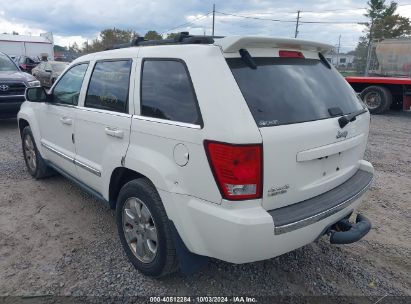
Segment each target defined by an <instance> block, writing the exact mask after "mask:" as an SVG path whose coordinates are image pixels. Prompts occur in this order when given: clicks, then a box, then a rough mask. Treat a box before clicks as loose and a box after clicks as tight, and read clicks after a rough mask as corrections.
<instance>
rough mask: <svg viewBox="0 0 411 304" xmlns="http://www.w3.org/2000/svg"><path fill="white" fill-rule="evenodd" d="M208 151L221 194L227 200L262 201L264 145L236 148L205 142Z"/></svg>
mask: <svg viewBox="0 0 411 304" xmlns="http://www.w3.org/2000/svg"><path fill="white" fill-rule="evenodd" d="M204 145H205V149H206V152H207V156H208V160H209V162H210V166H211V169H212V171H213V174H214V177H215V180H216V182H217V185H218V188H219V189H220V192H221V195H222V196H223V198H225V199H227V200H246V199H256V198H261V194H262V173H263V171H262V170H263V149H262V145H261V144H256V145H232V144H226V143H220V142H214V141H205V142H204Z"/></svg>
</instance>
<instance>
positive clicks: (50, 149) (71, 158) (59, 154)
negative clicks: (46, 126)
mask: <svg viewBox="0 0 411 304" xmlns="http://www.w3.org/2000/svg"><path fill="white" fill-rule="evenodd" d="M41 145H42V146H43V147H44V148H46V149H47V150H49V151H51V152H53V153H55V154H57V155H58V156H60V157H61V158H64V159H65V160H68V161H69V162H72V163H74V158H73V157H71V156H68V155H67V154H65V153H63V152H60V151H59V150H57V149H55V148H53V147H52V146H49V145H48V144H46V143H44V142H43V141H42V142H41Z"/></svg>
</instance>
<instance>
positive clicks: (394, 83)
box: [345, 76, 411, 114]
mask: <svg viewBox="0 0 411 304" xmlns="http://www.w3.org/2000/svg"><path fill="white" fill-rule="evenodd" d="M345 79H346V80H347V81H348V83H349V84H350V85H351V86H352V87H353V88H354V90H355V91H356V92H357V93H359V94H360V97H361V98H362V100H363V101H364V103H365V104H366V106H367V107H368V109H369V110H370V113H372V114H381V113H383V112H385V111H387V110H389V109H390V108H391V107H395V108H400V109H402V110H403V111H411V78H396V77H355V76H351V77H345Z"/></svg>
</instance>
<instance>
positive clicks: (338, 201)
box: [268, 168, 373, 234]
mask: <svg viewBox="0 0 411 304" xmlns="http://www.w3.org/2000/svg"><path fill="white" fill-rule="evenodd" d="M372 179H373V173H372V172H368V171H365V170H364V169H361V168H360V169H359V170H358V171H357V172H356V173H355V174H354V175H353V176H352V177H351V178H350V179H349V180H347V181H346V182H344V183H342V184H341V185H339V186H338V187H336V188H334V189H332V190H330V191H328V192H325V193H323V194H321V195H318V196H316V197H313V198H311V199H308V200H305V201H302V202H300V203H296V204H293V205H289V206H286V207H283V208H278V209H274V210H272V211H269V212H268V213H270V215H271V216H272V217H273V220H274V223H275V227H274V233H275V234H282V233H287V232H290V231H293V230H296V229H299V228H302V227H305V226H308V225H310V224H312V223H315V222H318V221H320V220H321V219H323V218H327V217H328V216H330V215H332V214H335V213H337V212H338V211H340V210H343V209H345V208H346V207H348V206H350V205H351V204H352V202H353V201H355V200H356V199H357V198H358V197H360V196H361V195H362V194H363V193H364V192H365V191H367V189H368V188H369V186H370V185H371V182H372Z"/></svg>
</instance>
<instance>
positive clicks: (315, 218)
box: [274, 178, 373, 235]
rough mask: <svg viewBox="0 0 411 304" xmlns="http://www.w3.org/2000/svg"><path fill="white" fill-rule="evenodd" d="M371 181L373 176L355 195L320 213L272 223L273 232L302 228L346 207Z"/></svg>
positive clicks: (366, 188) (276, 233)
mask: <svg viewBox="0 0 411 304" xmlns="http://www.w3.org/2000/svg"><path fill="white" fill-rule="evenodd" d="M372 181H373V178H372V179H371V180H370V181H369V183H368V184H367V185H366V186H365V187H364V188H363V189H361V191H359V192H358V193H356V194H355V195H353V196H352V197H350V198H349V199H347V200H345V201H343V202H342V203H340V204H338V205H336V206H334V207H332V208H330V209H327V210H324V211H322V212H320V213H317V214H315V215H313V216H310V217H307V218H305V219H302V220H299V221H296V222H293V223H289V224H286V225H282V226H275V223H274V234H275V235H279V234H283V233H287V232H291V231H294V230H297V229H300V228H303V227H305V226H308V225H311V224H314V223H317V222H319V221H321V220H323V219H325V218H327V217H329V216H331V215H333V214H335V213H337V212H339V211H341V210H343V209H345V208H347V207H348V206H349V205H351V203H353V202H354V201H355V200H357V199H358V198H359V197H360V196H362V195H363V194H364V192H366V191H367V190H368V188H369V187H370V185H371V183H372Z"/></svg>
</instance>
